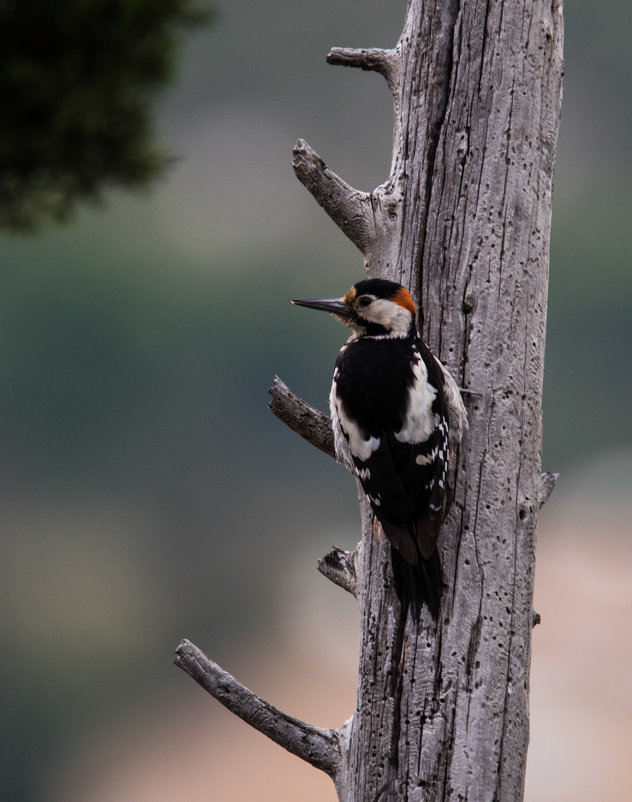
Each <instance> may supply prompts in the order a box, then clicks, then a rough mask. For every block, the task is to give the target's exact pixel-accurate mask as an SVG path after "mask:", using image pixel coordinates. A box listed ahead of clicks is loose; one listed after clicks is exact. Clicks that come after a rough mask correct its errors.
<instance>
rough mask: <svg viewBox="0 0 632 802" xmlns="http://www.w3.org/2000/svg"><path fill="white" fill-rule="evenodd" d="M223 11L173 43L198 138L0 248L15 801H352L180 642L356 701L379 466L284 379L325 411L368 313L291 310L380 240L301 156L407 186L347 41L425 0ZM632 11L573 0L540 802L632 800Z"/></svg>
mask: <svg viewBox="0 0 632 802" xmlns="http://www.w3.org/2000/svg"><path fill="white" fill-rule="evenodd" d="M64 5H65V4H64ZM214 8H215V10H216V12H217V13H216V14H215V15H214V17H213V20H212V24H211V25H210V26H201V27H197V28H194V29H190V30H189V31H185V30H182V31H181V32H179V33H178V35H177V37H176V40H177V41H178V42H179V44H180V48H179V49H178V50H174V54H175V55H174V58H175V59H176V61H175V72H174V75H173V80H172V82H171V84H170V85H169V88H168V89H167V90H166V91H163V92H162V93H161V94H160V95H159V97H158V102H157V105H156V115H155V125H156V132H157V133H156V138H157V140H158V142H159V144H160V145H161V146H162V147H164V148H165V150H166V151H167V152H170V153H171V154H174V155H175V156H176V157H177V158H176V160H175V161H174V163H173V164H171V165H170V167H169V169H168V170H167V171H166V173H165V174H164V177H163V178H162V179H161V180H160V181H158V182H157V183H156V184H155V186H154V188H153V191H152V192H151V193H144V194H129V193H125V192H123V191H122V190H119V189H113V190H111V191H108V192H107V193H106V196H105V203H104V204H103V205H101V206H97V205H90V204H89V205H85V204H84V205H82V206H81V207H80V209H79V211H78V212H77V213H76V214H75V215H74V217H73V218H72V220H71V222H70V223H69V224H67V225H65V226H56V225H53V224H49V223H48V222H45V223H44V224H43V225H42V226H41V227H40V228H39V229H38V230H36V231H35V232H33V233H31V234H22V235H19V236H18V235H15V234H9V233H4V234H3V235H2V236H1V238H0V267H1V269H0V283H1V287H2V289H1V291H0V304H1V306H2V312H1V314H0V342H1V343H2V345H1V346H0V376H1V378H0V387H1V388H2V389H1V391H0V405H1V411H2V419H3V425H2V434H1V437H2V443H1V446H0V472H1V481H0V494H1V495H2V512H1V513H0V514H1V516H2V558H1V561H0V604H1V610H2V618H1V621H0V638H1V646H2V654H3V659H2V667H1V669H0V671H1V672H2V673H1V677H2V686H1V688H2V690H1V691H0V712H1V715H0V775H1V776H0V798H1V799H2V800H7V802H149V800H151V802H162V800H165V801H166V800H174V799H184V798H188V799H192V800H200V801H201V802H202V800H217V802H239V801H240V800H251V799H254V798H256V799H258V800H275V801H276V800H284V799H292V798H295V799H301V800H307V802H309V800H312V799H313V800H316V799H318V800H332V801H333V800H334V799H335V794H334V790H333V785H332V784H331V783H330V781H329V780H328V778H326V777H325V776H324V775H322V776H321V775H320V773H319V772H317V771H316V770H314V769H311V768H310V767H308V766H306V765H304V764H303V763H302V762H301V761H299V760H298V759H297V758H294V757H292V756H289V755H288V754H286V753H285V752H284V751H283V750H281V749H280V748H279V747H277V746H275V745H273V744H271V743H270V742H268V741H267V740H266V739H264V738H263V736H261V735H259V734H258V733H255V732H254V731H252V730H250V728H248V727H246V725H244V724H242V723H241V722H239V721H237V720H236V719H234V718H233V717H232V716H231V715H230V714H229V713H227V712H226V711H224V710H223V708H221V707H220V706H219V705H218V704H217V703H215V702H214V701H213V700H211V699H210V697H207V696H206V695H205V694H204V693H203V692H202V691H201V689H200V688H199V687H198V686H197V685H195V684H194V683H193V682H192V681H191V680H190V679H189V678H187V677H186V676H185V675H184V674H182V673H181V672H179V671H178V670H177V669H176V668H175V667H174V666H173V665H172V655H173V651H174V649H175V647H176V646H177V644H178V643H179V641H180V639H181V638H182V637H185V636H186V637H189V638H190V639H192V640H194V641H195V642H196V643H197V644H198V645H199V646H200V647H201V648H203V649H204V650H205V651H207V652H208V653H209V654H210V655H211V656H212V657H213V658H214V659H216V660H217V661H218V662H219V663H220V664H221V665H223V666H224V667H225V668H226V669H227V670H229V671H231V672H232V673H234V674H236V675H237V677H238V678H239V679H240V680H242V681H243V682H244V683H245V684H247V685H248V686H249V687H251V688H252V689H253V690H255V691H256V692H258V693H259V694H261V695H263V696H264V697H265V698H266V699H268V700H269V701H271V702H272V703H273V704H275V705H277V706H278V707H281V708H282V709H284V710H286V711H287V712H289V713H291V714H293V715H296V716H298V717H301V718H304V719H307V720H308V721H310V722H312V723H315V724H318V725H321V726H339V725H340V724H341V723H342V721H343V720H345V719H346V718H347V717H348V716H349V715H350V714H351V712H352V710H353V704H354V696H355V672H356V657H357V651H356V650H357V630H358V625H359V622H358V616H357V614H356V609H355V606H354V603H353V601H352V599H351V598H350V597H348V596H347V595H346V594H344V593H343V592H342V591H340V590H339V589H338V588H335V587H334V586H333V585H331V584H330V583H328V582H327V581H325V580H324V579H322V578H321V577H320V576H319V575H318V574H317V572H316V570H315V563H316V560H317V558H318V557H320V556H322V555H323V554H324V553H325V552H326V551H327V550H328V549H329V548H330V546H331V545H332V544H336V545H340V546H343V547H346V548H350V547H352V546H353V545H354V544H355V542H356V541H357V538H358V516H357V512H356V499H355V495H356V494H355V485H354V483H353V481H352V480H351V478H350V477H349V476H346V475H345V473H344V471H343V470H342V469H341V468H340V467H338V466H335V465H334V463H333V462H332V461H331V460H330V459H328V458H327V457H325V456H324V455H322V454H321V453H320V452H317V451H316V450H315V449H313V448H310V447H309V446H307V445H306V444H304V443H303V442H302V441H300V440H299V438H297V437H296V436H294V435H292V434H291V433H290V432H289V430H287V429H286V428H285V427H284V426H282V425H281V424H280V423H279V422H278V421H277V420H276V419H275V418H274V417H273V416H272V415H271V414H270V413H269V411H268V410H267V401H268V396H267V394H266V388H267V387H269V386H270V384H271V382H272V378H273V376H274V374H275V373H278V374H279V375H280V376H281V377H282V378H283V379H284V380H285V381H286V382H287V383H288V384H289V385H290V386H291V387H292V388H293V389H294V390H295V391H296V392H298V393H299V394H300V395H302V396H303V397H305V398H307V399H309V400H310V401H311V402H312V403H313V404H315V405H316V406H318V407H320V408H321V409H326V408H327V395H328V387H329V382H330V376H331V370H332V363H333V361H334V358H335V354H336V352H337V348H338V347H339V345H340V343H341V342H342V338H343V337H344V334H343V333H342V331H341V330H339V328H338V327H337V326H336V325H333V324H332V323H331V321H330V320H329V319H327V318H325V319H322V320H321V319H317V316H314V318H312V317H309V319H307V316H304V315H303V313H300V312H297V311H296V310H295V309H293V308H292V307H291V306H290V304H289V299H290V298H292V297H296V296H299V297H300V296H305V297H306V296H310V295H328V294H337V293H339V292H341V291H342V290H343V289H344V288H346V287H347V286H348V285H350V284H351V283H353V282H354V281H356V280H358V278H359V277H361V274H362V261H361V257H360V255H359V253H358V252H356V250H355V249H354V248H353V246H351V245H350V244H349V243H348V242H347V241H346V239H345V238H344V237H343V235H342V234H341V233H340V232H339V231H338V230H337V229H336V228H335V226H334V225H333V224H331V223H330V222H329V220H328V218H326V216H325V215H324V214H323V213H322V211H321V210H320V209H319V208H318V207H317V206H316V204H315V203H314V202H313V200H312V198H311V197H310V196H309V195H308V193H307V192H306V191H305V190H304V189H303V188H302V186H300V184H299V183H298V181H297V180H296V179H295V178H294V175H293V172H292V169H291V167H290V159H291V150H292V146H293V145H294V142H295V141H296V139H297V138H298V137H299V136H301V137H305V138H306V139H307V140H308V141H309V142H310V144H311V145H312V146H313V147H314V148H315V149H316V150H317V151H318V152H319V153H320V154H321V155H322V156H323V158H324V159H325V160H326V161H327V163H328V164H329V165H330V166H331V167H332V169H334V170H335V171H337V172H338V173H339V174H341V175H343V176H344V178H345V179H346V180H347V181H349V182H350V183H351V184H352V185H354V186H356V187H358V188H360V189H365V190H369V189H372V188H373V187H374V186H376V185H377V184H379V183H381V182H382V181H383V180H384V179H385V178H386V176H387V173H388V169H389V164H390V152H391V102H390V96H389V93H388V91H387V88H386V85H385V82H384V81H383V80H382V79H381V78H379V77H378V76H375V75H372V74H365V73H362V72H360V71H354V70H345V69H343V68H340V67H330V66H328V65H327V64H326V63H325V55H326V53H327V52H328V50H329V48H330V47H331V46H333V45H349V46H359V47H361V46H370V45H376V46H384V47H390V46H392V45H393V44H394V43H395V41H396V40H397V37H398V35H399V32H400V30H401V25H402V20H403V11H404V2H403V0H399V1H398V2H393V3H384V2H379V1H378V0H362V2H360V0H345V2H340V0H336V1H335V2H334V0H322V2H320V3H318V4H316V5H315V4H314V3H312V2H307V0H292V2H287V1H286V0H274V1H271V2H268V3H265V4H264V3H258V2H255V0H232V2H228V0H216V1H215V4H214ZM630 8H631V7H630V6H629V5H628V4H626V3H624V2H623V0H614V2H612V3H610V4H609V5H607V6H605V5H603V4H597V3H595V2H589V1H588V0H574V2H573V3H569V4H568V7H567V9H566V47H565V51H566V77H565V96H564V107H563V122H562V129H561V134H560V140H559V148H558V160H557V173H556V186H555V203H554V214H553V235H552V245H551V284H550V306H549V318H548V340H547V363H546V377H545V399H544V461H543V467H544V468H545V469H546V470H552V471H559V472H560V473H561V477H560V480H559V482H558V487H557V489H556V491H555V493H554V494H553V496H552V498H551V501H550V502H549V504H548V505H547V506H546V507H545V509H544V511H543V514H542V517H541V526H540V530H539V542H538V570H537V579H536V598H535V608H536V609H537V610H538V611H539V612H540V613H541V615H542V625H541V626H539V627H537V628H536V630H535V631H534V638H533V664H532V701H531V711H532V720H531V747H530V753H529V763H528V777H527V794H526V799H527V800H528V802H550V801H551V800H555V801H556V802H567V801H568V802H570V801H571V800H573V802H582V801H583V800H594V799H597V798H599V799H608V800H610V801H611V802H619V801H621V802H623V800H627V799H629V788H630V785H631V783H632V767H631V764H630V760H629V754H630V751H631V750H632V691H631V689H630V688H631V686H630V682H629V675H630V666H631V665H632V633H631V631H630V624H629V622H630V616H631V615H632V568H631V565H632V559H631V558H632V538H631V537H630V535H631V532H630V529H631V527H630V520H631V514H632V501H631V498H632V496H631V493H630V475H631V473H632V418H631V416H630V404H631V400H632V392H631V390H632V386H631V384H632V381H631V371H630V356H629V352H630V343H631V342H632V316H631V313H630V309H631V306H630V301H631V300H632V273H631V272H630V270H629V262H630V250H631V249H630V238H629V232H630V223H629V221H630V219H631V217H632V184H631V182H630V170H629V158H628V150H629V145H630V140H631V133H632V132H631V108H632V106H631V103H630V100H631V98H630V81H629V75H630V72H631V70H632V55H631V51H630V48H629V35H630V22H631V21H632V18H631V15H632V11H631V10H630ZM59 13H63V12H59ZM3 62H4V63H5V67H3V68H2V69H5V70H6V69H8V67H7V60H6V59H3ZM116 63H117V54H116V53H112V61H111V66H112V69H114V68H115V65H116ZM101 66H102V67H103V66H104V65H101ZM109 66H110V65H109V63H108V62H106V63H105V67H106V68H109ZM106 71H107V70H106ZM87 194H88V195H89V193H87Z"/></svg>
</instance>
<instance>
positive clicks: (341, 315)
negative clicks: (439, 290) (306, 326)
mask: <svg viewBox="0 0 632 802" xmlns="http://www.w3.org/2000/svg"><path fill="white" fill-rule="evenodd" d="M292 303H293V304H297V305H298V306H307V307H308V308H309V309H320V310H322V311H323V312H330V313H331V314H332V315H335V316H336V317H337V318H338V320H339V321H340V322H341V323H344V325H345V326H348V327H349V328H350V329H351V330H352V331H353V333H354V334H355V335H356V336H357V337H363V336H369V337H393V338H395V337H402V338H403V337H410V336H412V335H413V334H414V333H415V331H416V328H415V304H414V303H413V299H412V298H411V297H410V293H409V292H408V290H407V289H406V288H405V287H402V285H401V284H397V283H396V282H394V281H387V280H386V279H381V278H374V279H365V280H364V281H358V283H357V284H354V285H353V287H351V289H350V290H349V292H348V293H347V294H346V295H344V296H343V297H342V298H306V299H302V300H294V301H292Z"/></svg>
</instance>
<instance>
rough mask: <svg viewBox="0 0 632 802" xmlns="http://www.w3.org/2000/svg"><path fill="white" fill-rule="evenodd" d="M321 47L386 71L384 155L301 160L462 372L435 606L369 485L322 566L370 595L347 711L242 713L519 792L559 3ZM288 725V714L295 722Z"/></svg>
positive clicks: (323, 427) (352, 776)
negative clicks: (337, 166)
mask: <svg viewBox="0 0 632 802" xmlns="http://www.w3.org/2000/svg"><path fill="white" fill-rule="evenodd" d="M328 61H329V62H330V63H332V64H343V65H348V66H356V67H362V68H363V69H367V70H375V71H377V72H380V73H382V75H384V77H385V78H386V80H387V82H388V85H389V87H390V88H391V91H392V93H393V98H394V143H393V160H392V165H391V174H390V176H389V177H388V179H387V180H386V181H385V183H384V184H382V185H381V186H379V187H378V188H377V189H375V190H374V191H373V192H371V193H364V192H358V191H356V190H354V189H353V188H351V187H349V186H348V185H347V184H346V183H345V182H344V181H343V180H342V179H340V178H339V177H338V176H336V175H335V174H334V173H332V172H331V171H330V170H329V169H328V168H327V166H326V165H325V164H324V162H323V161H322V160H321V159H320V157H318V156H317V155H316V154H315V153H314V152H313V151H312V150H311V149H310V148H309V146H308V145H307V144H306V143H304V142H302V141H299V142H298V143H297V146H296V148H295V152H294V162H293V163H294V168H295V171H296V174H297V176H298V177H299V179H300V180H301V181H302V182H303V183H304V184H305V186H306V187H307V188H308V189H309V190H310V192H312V194H313V195H314V197H315V198H316V200H317V201H318V202H319V203H320V204H321V206H323V208H324V209H325V211H327V213H328V214H329V215H330V216H331V217H332V219H333V220H334V222H336V224H337V225H338V226H339V227H340V228H341V229H342V230H343V232H344V233H345V234H346V235H347V236H348V237H349V238H350V239H351V240H352V241H353V242H354V243H355V244H356V245H357V246H358V248H359V249H360V251H361V252H362V254H363V256H364V261H365V266H366V269H367V272H368V274H369V275H370V276H372V277H374V276H380V277H384V278H390V279H394V280H396V281H399V282H400V283H402V284H404V285H406V286H407V287H409V288H410V290H411V293H412V294H413V297H414V298H415V299H416V301H417V302H418V304H421V306H422V307H423V309H424V311H425V315H426V325H425V329H424V339H425V340H426V342H428V344H429V345H430V347H431V348H432V349H433V350H434V352H435V354H437V356H438V357H439V358H440V359H441V360H442V361H443V363H444V364H445V365H446V366H447V367H448V369H449V370H450V371H451V372H452V374H453V376H455V378H456V379H457V381H458V382H459V383H460V384H461V386H462V387H463V388H464V391H465V393H464V396H465V401H466V406H467V407H468V414H469V420H470V431H469V434H468V436H466V438H465V440H464V442H463V444H462V446H461V450H460V454H459V457H458V461H457V464H456V466H455V467H454V470H453V476H452V486H453V488H454V502H453V505H452V510H451V513H450V515H449V517H448V519H447V520H446V522H445V523H444V525H443V528H442V536H441V542H440V548H441V556H442V563H443V566H444V580H445V587H444V593H443V598H442V606H441V614H440V617H439V621H438V624H437V625H436V626H435V624H434V623H433V621H432V619H431V618H430V616H429V615H428V614H427V611H426V612H425V613H424V614H423V615H422V618H421V620H420V622H419V623H416V622H415V621H414V620H413V619H412V618H411V617H409V618H408V619H406V621H405V622H402V621H401V619H400V617H399V611H398V607H397V604H395V603H394V592H393V590H392V587H391V585H390V584H389V582H388V581H385V577H387V576H388V574H389V570H390V569H389V549H388V548H387V546H386V544H385V541H384V539H383V538H381V537H380V531H379V526H378V525H377V524H376V523H374V522H373V520H372V516H371V513H370V509H369V507H368V505H367V504H363V505H362V510H361V512H362V522H363V535H362V542H361V544H360V546H359V548H358V550H357V551H356V552H354V553H351V554H349V553H346V552H341V551H334V552H332V553H331V554H330V555H327V557H326V558H325V559H324V560H323V562H322V564H321V566H320V567H321V570H322V572H323V573H325V574H326V575H327V576H328V577H329V578H331V579H332V580H333V581H334V582H336V583H337V584H339V585H341V586H342V587H344V588H345V589H347V590H348V591H350V592H352V593H353V594H354V595H356V596H357V598H358V602H359V604H360V609H361V614H362V642H361V651H360V666H359V681H358V695H357V705H356V710H355V712H354V714H353V716H352V718H351V719H350V720H349V721H348V722H347V724H346V725H345V726H344V727H343V728H342V729H341V730H337V731H330V730H326V731H325V730H317V729H315V728H310V727H309V726H308V725H306V724H303V723H302V722H296V721H294V720H289V721H290V724H289V725H288V717H286V716H284V715H283V714H282V713H280V712H279V711H275V710H274V709H273V708H270V707H269V706H267V707H266V715H265V716H262V715H260V714H258V713H257V712H256V711H257V710H259V708H258V707H257V705H265V703H264V702H262V701H261V700H259V699H257V698H256V697H253V696H252V695H248V694H249V692H248V691H246V690H245V689H243V688H241V686H237V685H235V688H234V689H233V690H235V689H236V693H237V695H239V693H244V694H245V697H244V698H245V700H246V701H247V700H248V699H250V703H251V704H252V705H254V707H253V710H254V712H253V713H252V714H250V720H251V723H253V722H254V726H259V724H258V723H257V721H261V720H264V721H265V725H266V726H265V728H264V729H265V731H266V734H268V735H270V736H271V737H273V738H275V740H277V741H279V742H281V743H283V745H284V746H286V748H289V749H291V751H294V752H295V753H296V754H300V755H301V756H302V757H304V758H305V759H306V760H309V761H310V762H311V763H313V764H314V765H317V766H318V767H319V768H321V769H324V770H325V771H327V772H328V773H329V774H330V775H331V776H332V777H333V778H334V780H335V782H336V787H337V790H338V794H339V797H340V799H341V800H348V801H349V802H369V801H370V800H398V799H401V800H407V799H408V800H432V802H438V801H439V800H467V799H469V800H472V802H482V800H490V802H491V800H500V801H501V802H509V801H510V800H520V799H522V796H523V783H524V770H525V761H526V752H527V743H528V688H529V665H530V649H531V628H532V622H533V617H534V615H533V611H532V595H533V575H534V563H535V533H536V523H537V514H538V509H539V506H540V505H541V504H542V503H543V501H544V500H546V497H547V496H548V493H550V490H551V489H552V481H553V480H552V477H551V476H550V475H546V476H544V477H541V473H540V454H541V394H542V376H543V364H544V336H545V320H546V296H547V283H548V245H549V230H550V216H551V186H552V177H553V166H554V159H555V146H556V138H557V130H558V125H559V114H560V101H561V76H562V15H561V4H560V2H559V0H552V2H548V3H544V2H541V0H535V2H534V3H530V4H524V5H523V4H517V3H513V2H510V0H487V2H476V1H475V0H460V1H459V0H441V1H439V0H435V2H427V1H425V0H409V2H408V8H407V15H406V20H405V25H404V30H403V33H402V36H401V38H400V40H399V42H398V43H397V45H396V47H395V48H394V49H392V50H376V49H370V50H350V49H341V48H335V49H333V50H332V51H331V53H330V54H329V56H328ZM272 395H273V401H272V404H271V407H272V409H273V411H274V412H275V414H277V415H278V416H279V417H281V418H282V419H283V420H284V421H285V422H287V423H288V424H289V425H291V426H292V428H294V429H295V430H297V431H299V433H300V434H301V435H302V436H304V437H305V438H306V439H308V440H310V441H311V442H313V443H315V444H316V445H318V446H319V447H320V448H322V449H323V450H325V451H329V452H330V453H331V451H332V444H331V433H330V430H329V428H328V421H327V419H326V418H325V416H323V415H322V414H320V413H318V412H316V411H315V410H313V409H311V408H310V407H309V406H308V405H306V404H305V403H304V402H302V401H300V399H297V398H296V397H295V396H293V395H292V393H291V392H290V391H289V390H288V389H287V388H286V387H285V386H284V385H282V383H281V382H278V381H277V382H276V383H275V387H274V388H273V389H272ZM178 662H179V664H180V665H181V666H182V667H183V668H185V669H186V670H188V671H189V672H190V673H196V672H197V674H198V676H197V679H198V681H201V682H205V683H206V685H205V686H206V687H207V689H208V690H209V691H210V692H211V693H213V695H215V696H217V697H219V696H222V694H221V693H220V692H216V693H215V692H214V691H213V689H212V688H211V687H208V686H209V685H213V681H214V680H213V679H212V678H213V677H215V679H216V680H217V682H219V683H220V685H221V682H224V683H225V682H226V678H225V677H226V676H227V675H224V673H223V672H221V669H219V668H218V667H215V668H213V666H214V664H211V663H210V661H208V660H207V658H205V657H204V655H201V653H199V651H197V650H196V649H195V647H193V646H192V645H191V644H188V642H185V643H183V644H182V645H181V647H180V649H179V657H178ZM217 672H221V673H220V674H218V673H217ZM200 675H201V676H200ZM209 677H211V679H209ZM218 677H219V679H217V678H218ZM230 680H231V681H232V682H234V680H232V678H230ZM226 696H228V697H229V701H228V702H227V701H226V699H225V698H224V699H223V700H222V701H224V703H225V704H227V706H229V707H231V709H236V708H239V709H236V712H238V714H239V715H242V716H243V717H244V718H246V719H248V717H249V714H247V713H246V714H244V712H243V710H242V708H241V707H239V705H235V704H232V706H231V703H230V700H232V699H234V694H224V697H226ZM244 704H246V702H244ZM270 711H272V712H270ZM276 725H278V728H277V727H276ZM290 725H291V727H295V728H298V729H297V730H296V731H292V734H291V735H289V736H288V734H287V727H288V726H290ZM260 728H262V727H260ZM301 728H303V729H301ZM288 739H289V742H288Z"/></svg>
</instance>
